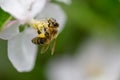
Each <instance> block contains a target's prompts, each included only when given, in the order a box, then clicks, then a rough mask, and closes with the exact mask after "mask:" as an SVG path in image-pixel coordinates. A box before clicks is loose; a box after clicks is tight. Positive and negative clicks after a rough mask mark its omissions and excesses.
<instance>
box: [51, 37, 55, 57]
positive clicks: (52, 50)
mask: <svg viewBox="0 0 120 80" xmlns="http://www.w3.org/2000/svg"><path fill="white" fill-rule="evenodd" d="M51 45H52V48H51V55H53V54H54V51H55V45H56V38H55V39H53V41H52V44H51Z"/></svg>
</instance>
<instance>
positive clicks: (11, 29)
mask: <svg viewBox="0 0 120 80" xmlns="http://www.w3.org/2000/svg"><path fill="white" fill-rule="evenodd" d="M19 25H20V24H19V23H18V22H17V21H10V22H9V23H8V24H7V25H6V26H5V27H4V29H3V30H2V31H0V38H1V39H5V40H8V39H11V38H13V37H14V36H16V35H17V34H18V33H19V29H18V26H19Z"/></svg>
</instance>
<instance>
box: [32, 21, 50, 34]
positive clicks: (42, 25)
mask: <svg viewBox="0 0 120 80" xmlns="http://www.w3.org/2000/svg"><path fill="white" fill-rule="evenodd" d="M30 25H31V26H32V27H33V28H34V29H36V30H39V31H40V32H42V30H43V28H48V23H47V22H45V21H38V20H31V22H30Z"/></svg>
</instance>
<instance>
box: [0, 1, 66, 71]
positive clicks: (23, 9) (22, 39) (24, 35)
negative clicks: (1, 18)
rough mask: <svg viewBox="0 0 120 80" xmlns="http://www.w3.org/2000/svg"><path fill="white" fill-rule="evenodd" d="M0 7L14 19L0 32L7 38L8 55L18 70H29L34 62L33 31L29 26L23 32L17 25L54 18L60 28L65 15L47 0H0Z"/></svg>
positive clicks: (35, 49) (0, 35) (1, 36)
mask: <svg viewBox="0 0 120 80" xmlns="http://www.w3.org/2000/svg"><path fill="white" fill-rule="evenodd" d="M0 7H1V8H2V9H3V10H4V11H6V12H8V13H9V14H11V15H12V16H13V17H14V18H16V20H14V21H10V22H9V23H8V24H6V26H5V27H4V28H3V29H2V31H1V32H0V38H1V39H4V40H8V57H9V59H10V61H11V63H12V64H13V66H14V67H15V68H16V69H17V70H18V71H19V72H28V71H31V70H32V69H33V67H34V64H35V59H36V52H37V47H36V46H35V45H34V44H32V42H31V40H32V38H34V37H36V35H37V34H36V33H35V31H34V30H33V29H32V28H31V27H29V28H27V27H26V28H25V30H24V31H23V32H20V31H19V26H20V25H24V24H27V23H29V22H30V21H31V20H32V19H35V18H36V19H42V18H51V17H53V18H55V19H56V20H57V21H58V23H59V24H60V30H62V28H63V26H64V23H65V20H66V15H65V13H64V11H63V10H62V8H61V7H60V6H59V5H57V4H54V3H51V2H50V1H48V0H0ZM56 12H57V13H56Z"/></svg>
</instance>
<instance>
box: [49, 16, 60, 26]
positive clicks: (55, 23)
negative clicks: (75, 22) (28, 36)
mask: <svg viewBox="0 0 120 80" xmlns="http://www.w3.org/2000/svg"><path fill="white" fill-rule="evenodd" d="M48 23H49V24H48V27H53V28H57V27H59V24H58V22H57V21H56V20H55V19H54V18H50V19H48Z"/></svg>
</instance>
